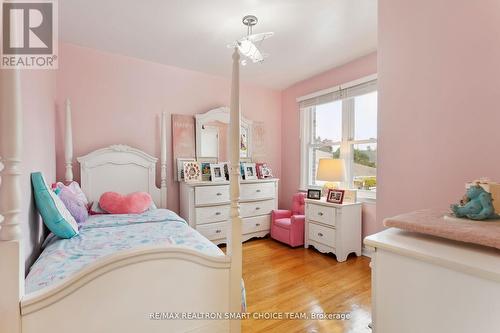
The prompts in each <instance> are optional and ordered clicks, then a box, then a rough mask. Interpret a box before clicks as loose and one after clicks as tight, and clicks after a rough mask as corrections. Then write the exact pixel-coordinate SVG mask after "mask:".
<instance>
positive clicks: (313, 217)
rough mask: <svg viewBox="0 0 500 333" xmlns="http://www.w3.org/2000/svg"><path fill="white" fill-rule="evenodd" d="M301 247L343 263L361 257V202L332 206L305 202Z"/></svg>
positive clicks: (319, 201)
mask: <svg viewBox="0 0 500 333" xmlns="http://www.w3.org/2000/svg"><path fill="white" fill-rule="evenodd" d="M304 240H305V244H304V247H306V248H308V247H309V246H314V248H316V249H317V250H318V251H320V252H323V253H328V252H331V253H334V254H335V256H336V257H337V260H338V261H340V262H342V261H345V260H346V259H347V256H348V255H349V253H352V252H354V253H356V255H357V256H360V255H361V203H347V204H342V205H338V204H332V203H329V202H326V201H325V200H324V199H322V200H311V199H306V224H305V235H304Z"/></svg>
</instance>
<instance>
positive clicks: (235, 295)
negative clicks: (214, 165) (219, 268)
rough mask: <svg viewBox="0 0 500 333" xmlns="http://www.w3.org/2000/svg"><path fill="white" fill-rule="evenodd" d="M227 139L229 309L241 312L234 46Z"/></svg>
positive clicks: (235, 326)
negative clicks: (229, 214) (228, 142)
mask: <svg viewBox="0 0 500 333" xmlns="http://www.w3.org/2000/svg"><path fill="white" fill-rule="evenodd" d="M229 119H230V120H229V138H230V148H229V150H230V152H229V162H230V164H231V175H230V177H229V181H230V184H229V188H230V195H231V220H230V223H229V229H228V230H230V232H229V233H228V236H229V238H228V247H227V248H228V255H230V256H231V275H230V289H229V291H230V293H229V295H230V296H229V297H230V299H229V311H230V312H241V276H242V251H241V216H240V204H239V200H240V126H241V124H240V123H241V113H240V54H239V53H238V49H237V48H235V49H234V52H233V74H232V82H231V105H230V113H229ZM230 327H231V333H236V332H240V331H241V322H240V321H239V320H231V324H230Z"/></svg>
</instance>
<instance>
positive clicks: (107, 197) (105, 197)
mask: <svg viewBox="0 0 500 333" xmlns="http://www.w3.org/2000/svg"><path fill="white" fill-rule="evenodd" d="M152 202H153V200H152V199H151V195H149V193H146V192H134V193H130V194H127V195H121V194H120V193H116V192H105V193H103V194H102V195H101V198H100V199H99V206H100V207H101V208H102V209H103V210H105V211H106V212H108V213H110V214H140V213H143V212H145V211H146V210H147V209H148V208H149V207H151V203H152Z"/></svg>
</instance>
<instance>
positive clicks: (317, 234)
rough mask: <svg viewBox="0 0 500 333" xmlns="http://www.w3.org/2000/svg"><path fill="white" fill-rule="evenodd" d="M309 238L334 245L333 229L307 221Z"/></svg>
mask: <svg viewBox="0 0 500 333" xmlns="http://www.w3.org/2000/svg"><path fill="white" fill-rule="evenodd" d="M309 239H310V240H313V241H316V242H319V243H321V244H325V245H327V246H331V247H335V229H332V228H328V227H324V226H321V225H318V224H314V223H309Z"/></svg>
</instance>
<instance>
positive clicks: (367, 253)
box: [361, 246, 372, 259]
mask: <svg viewBox="0 0 500 333" xmlns="http://www.w3.org/2000/svg"><path fill="white" fill-rule="evenodd" d="M361 255H363V256H365V257H368V258H370V259H371V257H372V251H371V250H370V249H369V248H367V247H365V246H363V248H362V249H361Z"/></svg>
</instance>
